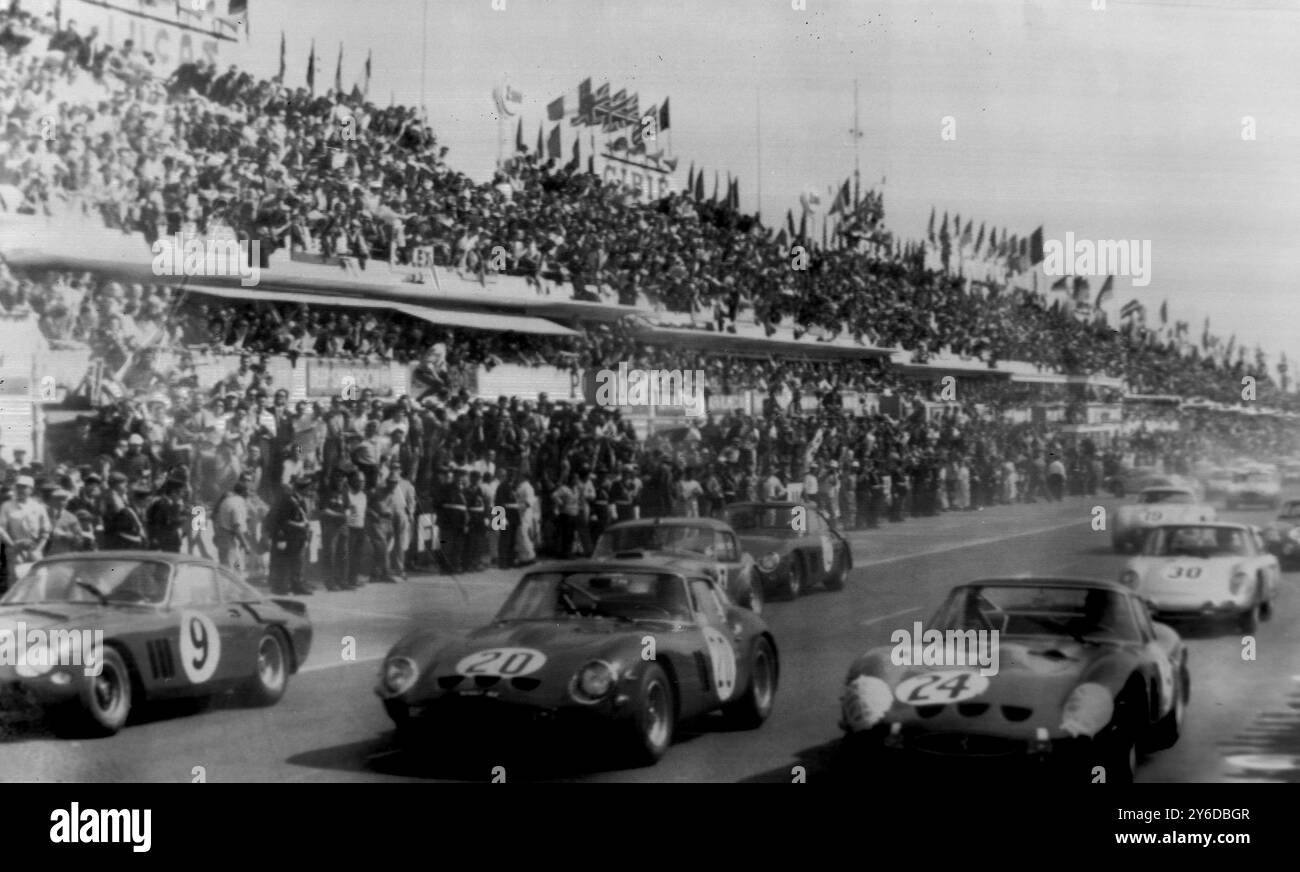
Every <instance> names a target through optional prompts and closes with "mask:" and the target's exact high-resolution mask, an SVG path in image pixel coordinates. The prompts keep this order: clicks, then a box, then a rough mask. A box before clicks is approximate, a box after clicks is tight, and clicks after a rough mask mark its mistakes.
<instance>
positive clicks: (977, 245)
mask: <svg viewBox="0 0 1300 872" xmlns="http://www.w3.org/2000/svg"><path fill="white" fill-rule="evenodd" d="M983 244H984V222H983V221H981V222H980V235H979V236H977V237H975V248H974V249H972V251H973V252H974V253H975V254H979V253H980V246H981V245H983Z"/></svg>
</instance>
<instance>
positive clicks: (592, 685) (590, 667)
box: [570, 660, 618, 703]
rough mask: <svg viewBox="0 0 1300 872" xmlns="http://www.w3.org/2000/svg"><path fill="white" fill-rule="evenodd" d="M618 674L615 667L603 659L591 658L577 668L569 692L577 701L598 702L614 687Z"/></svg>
mask: <svg viewBox="0 0 1300 872" xmlns="http://www.w3.org/2000/svg"><path fill="white" fill-rule="evenodd" d="M617 678H618V676H617V674H616V672H615V669H614V667H613V666H612V665H610V664H609V663H606V662H605V661H603V660H593V661H591V662H590V663H587V664H586V665H584V666H583V667H582V668H581V669H579V670H578V674H577V675H575V676H574V677H573V684H572V686H571V687H570V694H571V695H572V696H573V698H574V699H576V700H577V701H578V702H582V703H593V702H599V701H600V700H602V699H604V698H605V697H606V696H608V695H609V692H610V691H611V690H613V689H614V682H615V681H616V680H617Z"/></svg>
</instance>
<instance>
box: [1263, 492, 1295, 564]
mask: <svg viewBox="0 0 1300 872" xmlns="http://www.w3.org/2000/svg"><path fill="white" fill-rule="evenodd" d="M1264 544H1265V545H1266V546H1267V547H1268V550H1269V552H1271V553H1272V554H1273V556H1275V557H1277V560H1278V563H1280V564H1283V565H1285V564H1288V563H1294V562H1296V561H1297V560H1300V500H1287V501H1286V502H1285V503H1284V504H1283V505H1282V510H1281V511H1280V512H1279V513H1278V516H1277V520H1276V521H1274V522H1273V523H1272V524H1270V525H1269V526H1268V527H1266V528H1265V529H1264Z"/></svg>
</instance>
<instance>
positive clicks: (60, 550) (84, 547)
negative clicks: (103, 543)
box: [47, 488, 95, 556]
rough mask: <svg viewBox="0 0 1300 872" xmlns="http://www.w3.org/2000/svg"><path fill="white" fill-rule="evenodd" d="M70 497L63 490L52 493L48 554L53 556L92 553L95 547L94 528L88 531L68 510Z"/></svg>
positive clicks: (59, 489)
mask: <svg viewBox="0 0 1300 872" xmlns="http://www.w3.org/2000/svg"><path fill="white" fill-rule="evenodd" d="M70 496H71V494H69V493H68V492H67V491H66V490H64V489H63V488H55V489H54V490H53V491H51V492H50V502H49V517H50V545H49V548H48V549H47V553H48V554H50V555H51V556H52V555H55V554H68V553H71V552H74V551H90V550H92V549H93V548H94V547H95V535H94V532H93V528H92V530H90V531H87V530H86V529H85V528H83V527H82V524H81V521H80V520H79V519H78V518H77V516H76V515H75V514H73V513H72V512H69V511H68V509H67V505H68V499H69V497H70Z"/></svg>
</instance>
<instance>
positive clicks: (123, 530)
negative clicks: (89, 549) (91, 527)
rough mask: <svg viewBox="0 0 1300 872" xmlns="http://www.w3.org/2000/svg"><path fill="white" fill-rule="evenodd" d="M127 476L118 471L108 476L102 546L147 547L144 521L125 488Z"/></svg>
mask: <svg viewBox="0 0 1300 872" xmlns="http://www.w3.org/2000/svg"><path fill="white" fill-rule="evenodd" d="M127 487H128V485H127V478H126V476H125V475H123V474H122V473H120V472H113V473H110V474H109V476H108V493H106V494H104V509H103V517H104V547H105V548H107V549H110V550H123V549H131V548H145V547H147V531H146V530H145V526H144V521H143V519H141V517H140V516H139V514H138V513H137V512H136V509H135V506H134V505H133V504H132V502H131V498H130V495H129V493H128V490H127Z"/></svg>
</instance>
